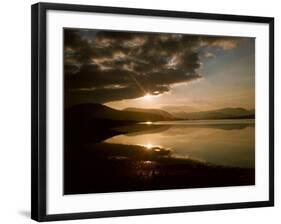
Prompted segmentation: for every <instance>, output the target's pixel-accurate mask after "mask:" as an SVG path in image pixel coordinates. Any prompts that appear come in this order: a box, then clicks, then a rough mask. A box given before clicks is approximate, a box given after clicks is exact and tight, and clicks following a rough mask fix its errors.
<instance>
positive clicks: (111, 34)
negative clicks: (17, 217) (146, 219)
mask: <svg viewBox="0 0 281 224" xmlns="http://www.w3.org/2000/svg"><path fill="white" fill-rule="evenodd" d="M273 150H274V19H273V18H269V17H253V16H238V15H222V14H207V13H193V12H192V13H191V12H176V11H162V10H148V9H132V8H115V7H101V6H86V5H67V4H53V3H38V4H35V5H33V6H32V208H31V209H32V219H34V220H37V221H53V220H68V219H83V218H98V217H114V216H129V215H145V214H160V213H175V212H189V211H203V210H218V209H232V208H251V207H262V206H273V205H274V152H273Z"/></svg>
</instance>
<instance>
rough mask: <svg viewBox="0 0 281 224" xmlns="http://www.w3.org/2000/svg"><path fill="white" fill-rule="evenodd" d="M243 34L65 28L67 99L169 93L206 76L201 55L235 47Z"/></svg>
mask: <svg viewBox="0 0 281 224" xmlns="http://www.w3.org/2000/svg"><path fill="white" fill-rule="evenodd" d="M240 39H241V38H234V37H216V36H200V35H182V34H163V33H161V34H158V33H137V32H120V31H119V32H117V31H116V32H115V31H98V30H75V29H65V30H64V73H65V74H64V75H65V83H64V84H65V103H66V105H67V106H69V105H73V104H78V103H89V102H92V103H106V102H111V101H116V100H122V99H134V98H137V97H141V96H144V95H146V94H147V93H149V94H154V95H158V94H163V93H165V92H168V91H170V89H171V88H172V86H173V85H174V84H177V83H185V82H190V81H193V80H196V79H199V78H201V77H202V76H201V75H200V74H199V73H198V69H199V68H200V64H201V61H200V54H203V55H205V57H206V58H212V57H211V55H212V53H208V52H207V50H208V49H209V48H220V49H222V50H230V49H233V48H235V47H236V46H237V44H238V42H239V41H240Z"/></svg>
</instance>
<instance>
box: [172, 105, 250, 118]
mask: <svg viewBox="0 0 281 224" xmlns="http://www.w3.org/2000/svg"><path fill="white" fill-rule="evenodd" d="M173 116H174V117H177V118H180V119H188V120H204V119H239V118H255V111H254V110H246V109H244V108H239V107H238V108H222V109H218V110H209V111H200V112H192V113H186V112H178V113H174V114H173Z"/></svg>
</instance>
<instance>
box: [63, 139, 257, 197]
mask: <svg viewBox="0 0 281 224" xmlns="http://www.w3.org/2000/svg"><path fill="white" fill-rule="evenodd" d="M64 157H65V159H64V161H65V163H64V170H65V173H64V193H65V194H84V193H105V192H123V191H140V190H162V189H181V188H204V187H223V186H242V185H254V184H255V170H254V169H250V168H249V169H248V168H236V167H223V166H216V165H213V164H208V163H204V162H200V161H195V160H191V159H182V158H173V157H171V156H170V155H169V151H167V150H165V149H156V150H147V149H146V148H144V147H142V146H132V145H119V144H107V143H96V144H88V145H81V144H69V145H66V146H65V152H64Z"/></svg>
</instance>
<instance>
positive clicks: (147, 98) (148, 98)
mask: <svg viewBox="0 0 281 224" xmlns="http://www.w3.org/2000/svg"><path fill="white" fill-rule="evenodd" d="M143 98H144V99H145V100H150V99H151V98H152V95H151V94H150V93H147V94H145V95H144V97H143Z"/></svg>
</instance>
